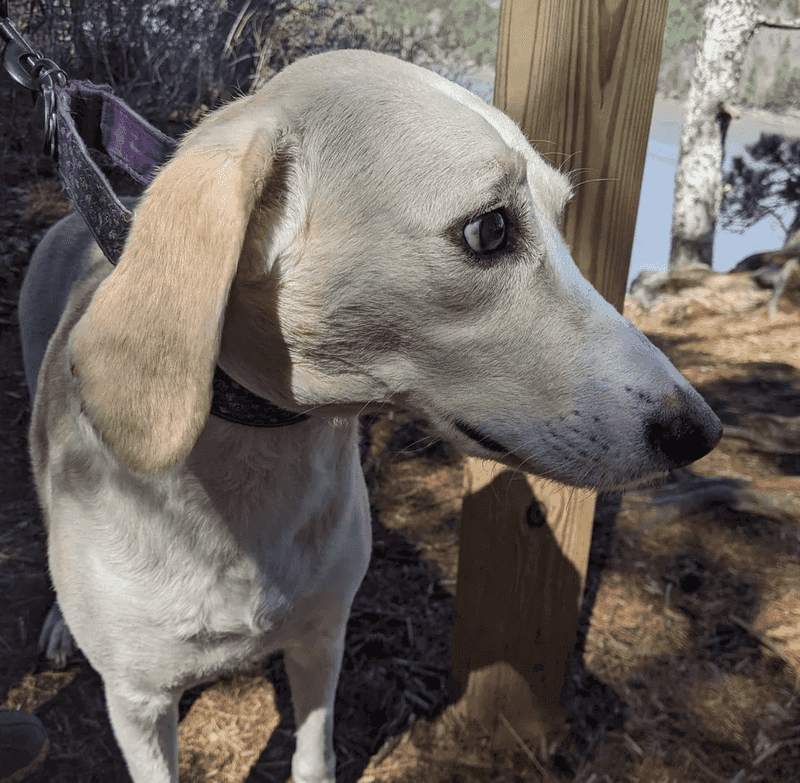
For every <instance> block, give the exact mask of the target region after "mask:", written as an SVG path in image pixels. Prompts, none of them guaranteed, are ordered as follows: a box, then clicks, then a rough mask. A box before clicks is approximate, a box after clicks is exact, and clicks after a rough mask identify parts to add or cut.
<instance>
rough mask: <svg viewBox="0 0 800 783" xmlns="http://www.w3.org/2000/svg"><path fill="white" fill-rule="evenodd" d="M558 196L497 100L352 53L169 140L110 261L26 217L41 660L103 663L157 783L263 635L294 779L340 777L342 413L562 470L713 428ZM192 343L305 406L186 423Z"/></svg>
mask: <svg viewBox="0 0 800 783" xmlns="http://www.w3.org/2000/svg"><path fill="white" fill-rule="evenodd" d="M569 197H570V185H569V182H568V180H567V178H566V177H565V176H564V175H562V174H561V173H559V172H557V171H556V170H554V169H553V168H552V167H551V166H549V165H548V164H547V163H545V162H544V161H543V160H542V158H541V157H540V156H539V155H538V154H537V153H536V152H535V151H534V150H533V149H532V148H531V146H530V145H529V143H528V142H527V141H526V139H525V137H524V136H523V135H522V133H521V132H520V131H519V129H518V128H517V127H516V125H514V123H513V122H512V121H511V120H509V119H508V118H507V117H506V116H505V115H503V114H502V113H501V112H499V111H497V110H496V109H494V108H493V107H491V106H488V105H486V104H484V103H483V102H482V101H480V100H479V99H477V98H475V97H474V96H473V95H471V94H469V93H468V92H466V91H464V90H462V89H461V88H459V87H457V86H455V85H453V84H451V83H450V82H447V81H446V80H444V79H442V78H440V77H439V76H436V75H435V74H433V73H430V72H428V71H425V70H422V69H420V68H417V67H415V66H412V65H409V64H407V63H403V62H400V61H399V60H395V59H392V58H390V57H387V56H383V55H377V54H371V53H367V52H355V51H345V52H335V53H329V54H324V55H319V56H315V57H310V58H308V59H305V60H302V61H300V62H298V63H296V64H294V65H292V66H291V67H289V68H287V69H286V70H285V71H283V72H282V73H281V74H279V75H278V76H276V77H275V78H274V79H273V80H272V81H271V82H269V83H268V84H267V85H266V87H264V88H263V89H262V90H261V91H260V92H259V93H258V94H256V95H252V96H248V97H245V98H242V99H240V100H237V101H235V102H233V103H231V104H230V105H228V106H226V107H225V108H223V109H220V110H219V111H217V112H214V113H213V114H211V115H210V116H208V117H206V118H205V119H204V120H203V121H202V122H201V123H200V125H199V126H198V127H197V128H196V129H195V130H193V131H192V132H191V133H189V134H188V135H187V136H186V138H185V139H184V140H183V142H182V144H181V145H180V148H179V149H178V151H177V153H176V155H175V156H174V158H173V159H172V161H171V162H169V163H168V164H167V165H166V166H164V167H163V169H162V170H161V171H160V173H159V175H158V176H157V178H156V179H155V181H154V182H153V184H152V185H151V186H150V188H149V189H148V190H147V192H146V194H145V196H144V198H143V200H142V202H141V203H140V204H139V206H138V208H137V211H136V216H135V220H134V223H133V228H132V231H131V234H130V236H129V238H128V242H127V245H126V247H125V251H124V254H123V256H122V259H121V261H120V263H119V266H118V267H117V268H116V269H113V270H112V268H111V266H110V265H109V264H108V263H107V262H105V261H104V260H103V259H102V258H101V257H100V256H99V253H98V252H97V250H96V248H95V249H94V250H92V243H91V240H90V238H89V235H88V232H87V231H86V229H85V228H83V227H82V225H81V223H80V220H79V219H78V218H77V217H69V218H67V219H65V220H63V221H62V222H61V223H59V224H58V225H57V226H56V227H54V228H53V229H52V230H51V232H50V233H49V234H48V235H47V237H46V238H45V240H44V241H43V243H42V245H41V246H40V247H39V249H38V250H37V252H36V254H35V255H34V258H33V260H32V262H31V269H30V271H29V273H28V276H27V279H26V282H25V288H24V290H23V296H22V302H21V307H20V312H21V324H22V332H23V342H24V353H25V363H26V372H27V376H28V381H29V384H30V388H31V391H32V392H33V391H34V390H35V389H36V388H37V386H38V393H37V394H36V401H35V406H34V413H33V422H32V425H31V432H30V435H31V438H30V440H31V456H32V461H33V468H34V472H35V476H36V486H37V490H38V493H39V497H40V500H41V504H42V508H43V511H44V517H45V520H46V524H47V527H48V536H49V559H50V569H51V573H52V578H53V582H54V584H55V587H56V591H57V596H58V605H57V606H56V607H54V610H53V612H52V613H51V615H50V623H49V625H48V627H47V629H46V631H45V636H46V637H47V639H46V641H48V642H49V652H50V654H51V655H56V654H58V653H59V652H63V651H64V649H65V646H66V645H67V644H68V642H69V635H68V633H67V632H66V627H65V625H64V621H66V625H67V626H68V627H69V629H70V630H71V632H72V634H73V635H74V638H75V640H76V641H77V643H78V644H79V645H80V647H81V649H82V650H83V651H84V653H85V654H86V656H87V658H88V659H89V660H90V661H91V663H92V665H93V666H94V667H95V668H96V669H97V670H98V671H99V672H100V674H101V675H102V677H103V681H104V683H105V689H106V694H107V699H108V707H109V711H110V715H111V720H112V723H113V726H114V731H115V733H116V736H117V738H118V740H119V743H120V745H121V746H122V749H123V752H124V754H125V758H126V761H127V763H128V766H129V769H130V772H131V775H132V776H133V779H134V780H135V781H137V783H164V782H166V781H175V780H177V772H176V768H177V752H176V720H177V704H178V698H179V696H180V695H181V693H182V691H183V690H184V689H186V688H187V687H189V686H191V685H194V684H195V683H198V682H201V681H203V680H209V679H211V678H214V677H217V676H218V675H220V674H222V673H223V672H227V671H229V670H231V669H232V668H234V667H245V666H250V665H252V664H254V663H256V662H257V661H260V660H262V659H263V658H265V656H267V655H268V654H269V653H271V652H272V651H274V650H277V649H282V650H284V651H285V660H286V669H287V672H288V675H289V679H290V684H291V689H292V696H293V700H294V709H295V716H296V720H297V726H298V736H297V750H296V753H295V755H294V758H293V761H292V771H293V777H294V780H295V782H296V783H312V781H313V783H319V782H320V781H331V780H333V778H334V763H335V760H334V754H333V747H332V741H331V736H332V715H333V701H334V693H335V688H336V683H337V678H338V673H339V667H340V663H341V658H342V649H343V637H344V628H345V623H346V620H347V617H348V612H349V609H350V605H351V602H352V600H353V595H354V593H355V592H356V589H357V588H358V586H359V583H360V582H361V579H362V577H363V575H364V572H365V570H366V568H367V562H368V560H369V554H370V524H369V508H368V503H367V496H366V490H365V486H364V480H363V478H362V475H361V471H360V467H359V461H358V448H357V427H356V416H357V414H358V413H359V412H361V411H362V410H364V409H366V408H369V407H371V406H380V405H386V404H389V405H402V406H408V407H411V408H413V409H415V410H417V411H419V412H421V413H422V414H424V415H425V416H427V418H428V419H429V420H430V422H431V423H432V425H433V426H434V427H435V428H436V429H437V430H438V432H439V433H441V435H443V436H444V437H446V438H448V439H450V440H451V441H452V442H453V443H454V444H456V445H457V446H459V447H460V448H461V449H462V450H463V451H465V452H466V453H469V454H473V455H476V456H479V457H487V458H492V459H496V460H499V461H500V462H503V463H505V464H507V465H510V466H513V467H515V468H523V469H527V470H530V471H532V472H535V473H539V474H541V475H545V476H551V477H553V478H556V479H559V480H561V481H565V482H568V483H571V484H574V485H581V486H597V487H610V486H613V485H619V484H621V483H623V482H628V481H631V480H643V479H648V478H652V477H655V476H658V475H660V474H662V473H664V472H665V471H668V470H670V469H672V468H675V467H676V466H680V465H685V464H688V463H689V462H691V461H693V460H695V459H697V458H699V457H701V456H703V455H704V454H705V453H706V452H708V451H709V450H710V449H711V448H712V447H713V446H714V444H715V443H716V442H717V440H718V439H719V437H720V424H719V421H718V420H717V418H716V417H715V416H714V414H713V413H712V412H711V411H710V409H709V408H708V407H707V405H706V404H705V403H704V402H703V400H702V399H701V398H700V396H699V395H698V394H697V393H696V392H695V391H694V390H693V389H692V388H691V387H690V386H689V384H688V383H687V382H686V381H685V380H684V378H683V377H682V376H681V375H680V374H679V373H678V372H677V371H676V370H675V369H674V368H673V367H672V365H671V364H670V363H669V361H668V360H667V359H666V357H664V355H663V354H662V353H661V352H660V351H658V350H657V349H656V348H655V347H653V345H652V344H651V343H650V342H649V341H648V340H647V339H646V338H645V337H644V336H643V335H642V334H641V333H640V332H638V331H637V330H636V329H635V328H634V327H633V326H632V325H631V324H630V323H628V322H627V321H625V320H624V319H623V318H622V317H621V316H620V315H618V314H617V312H616V311H615V310H614V309H613V308H612V307H611V306H610V305H608V304H607V303H606V302H605V301H604V300H603V299H602V298H601V297H600V296H599V295H598V294H597V293H596V292H595V291H594V289H593V288H592V287H591V286H590V285H589V284H588V283H587V282H585V281H584V279H583V277H582V276H581V275H580V273H579V272H578V270H577V268H576V267H575V265H574V263H573V261H572V260H571V258H570V255H569V252H568V250H567V248H566V247H565V245H564V242H563V241H562V239H561V237H560V235H559V232H558V225H559V219H560V215H561V212H562V210H563V209H564V205H565V204H566V202H567V201H568V199H569ZM87 274H88V276H86V275H87ZM83 277H85V279H83V280H82V282H78V283H77V285H75V283H76V281H79V280H80V279H81V278H83ZM70 291H71V292H72V293H71V294H70ZM68 296H69V301H68V302H67V298H68ZM62 311H63V316H62ZM59 317H60V322H59V321H58V319H59ZM56 324H57V328H56ZM53 332H54V333H53ZM51 334H52V339H50V337H51ZM48 340H49V345H48V346H47V352H46V354H45V345H46V344H47V341H48ZM42 357H44V358H42ZM215 362H217V363H219V365H220V366H221V367H222V368H223V369H224V370H225V371H226V372H228V373H229V374H230V375H231V376H233V377H234V378H235V379H236V380H238V381H239V382H240V383H242V384H244V385H245V386H247V387H248V388H250V389H251V390H252V391H254V392H256V393H257V394H259V395H261V396H263V397H265V398H266V399H268V400H270V401H272V402H274V403H276V404H278V405H280V406H282V407H284V408H286V409H288V410H292V411H305V412H308V413H310V417H309V418H308V420H306V421H304V422H303V423H300V424H295V425H293V426H289V427H285V428H279V429H255V428H249V427H245V426H241V425H237V424H231V423H228V422H226V421H222V420H220V419H218V418H216V417H213V416H211V417H209V415H208V412H209V400H210V380H211V375H212V371H213V368H214V365H215ZM40 364H41V370H40V368H39V365H40ZM37 378H38V383H37ZM58 606H60V608H61V610H62V611H63V619H62V617H61V615H60V614H59V611H58Z"/></svg>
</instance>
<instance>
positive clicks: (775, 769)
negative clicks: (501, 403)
mask: <svg viewBox="0 0 800 783" xmlns="http://www.w3.org/2000/svg"><path fill="white" fill-rule="evenodd" d="M29 181H31V180H29ZM32 192H33V191H32V190H31V186H30V185H28V184H25V185H20V186H18V187H15V188H12V187H8V188H6V187H4V188H3V192H2V194H0V195H2V196H3V198H2V199H0V223H2V227H3V229H4V230H5V234H4V236H5V239H4V242H3V245H2V253H0V285H1V286H2V288H1V289H0V356H1V357H2V361H0V388H1V389H2V405H0V476H2V481H0V594H1V595H2V598H3V600H2V602H0V661H2V664H0V702H4V704H3V705H2V706H4V707H6V708H9V707H11V708H18V709H24V710H29V711H34V712H36V714H37V715H38V716H39V717H40V718H41V719H42V721H43V723H44V725H45V727H46V728H47V730H48V732H49V736H50V743H51V745H50V752H49V755H48V758H47V760H46V761H45V762H44V764H43V766H42V767H41V768H40V769H39V771H38V772H36V773H35V774H34V775H33V776H32V777H31V778H30V781H31V782H32V783H44V781H49V782H50V783H71V782H77V781H80V782H81V783H89V782H90V781H98V782H99V781H106V782H107V781H125V780H128V776H127V773H126V771H125V767H124V763H123V761H122V758H121V756H120V753H119V751H118V749H117V746H116V743H115V741H114V738H113V734H112V733H111V730H110V726H109V723H108V719H107V716H106V713H105V708H104V704H103V695H102V689H101V683H100V680H99V677H98V676H97V675H96V674H95V673H94V671H93V670H92V669H91V667H90V666H89V665H88V663H87V662H86V661H85V659H84V658H83V657H82V656H81V655H77V656H76V657H75V658H74V659H73V660H71V661H69V662H68V665H67V667H66V669H64V670H63V671H52V670H50V669H49V668H48V667H47V666H46V665H45V664H44V663H43V662H42V661H40V660H39V659H38V657H37V650H36V638H37V635H38V633H39V629H40V626H41V623H42V620H43V618H44V615H45V613H46V611H47V609H48V607H49V605H50V603H51V602H52V600H53V594H52V592H51V589H50V585H49V581H48V576H47V566H46V549H45V536H44V532H43V528H42V525H41V520H40V516H39V512H38V509H37V505H36V501H35V497H34V493H33V489H32V486H31V480H30V474H29V470H28V464H27V456H26V445H25V441H26V427H27V425H28V422H29V415H30V414H29V402H28V395H27V390H26V387H25V383H24V377H23V373H22V362H21V356H20V346H19V339H18V331H17V321H16V301H17V296H18V293H19V286H20V284H21V282H22V276H23V274H24V269H25V264H26V263H27V258H28V256H29V255H30V252H31V251H32V249H33V246H34V244H35V241H36V240H37V239H38V238H39V237H40V236H41V233H42V232H43V230H44V228H45V226H46V225H47V224H48V223H50V222H52V221H53V220H54V219H55V217H56V216H57V214H56V213H57V211H58V209H57V204H58V201H57V200H53V199H52V198H50V197H47V198H42V197H41V196H39V197H36V196H35V193H34V202H35V201H36V198H38V199H39V201H38V203H39V204H40V207H41V209H40V211H38V212H37V211H35V210H34V209H33V208H32V207H31V208H28V209H27V211H26V198H27V199H28V200H29V201H30V199H31V197H32V196H31V194H32ZM29 206H30V205H29ZM768 298H769V294H768V293H765V292H762V291H759V290H758V289H756V288H755V287H754V286H753V284H752V283H751V282H750V279H749V277H746V276H739V275H737V276H732V275H711V276H710V277H709V278H707V279H706V280H705V281H704V282H703V284H702V285H700V286H693V287H685V288H683V289H682V290H680V291H678V292H677V293H675V294H674V295H671V296H668V297H667V298H666V299H665V300H664V301H662V302H661V303H660V304H658V305H656V306H655V307H654V308H653V309H652V310H651V311H649V312H645V311H643V310H642V309H641V308H640V307H639V306H637V305H636V304H635V303H633V302H630V301H629V302H628V305H627V307H626V315H628V317H629V318H631V319H632V320H633V321H634V322H635V323H636V324H637V325H638V326H639V327H640V328H641V329H643V331H645V332H646V334H648V336H649V337H650V338H651V339H652V340H653V341H654V342H655V343H657V344H658V345H659V346H660V347H661V348H662V349H663V350H664V351H665V352H666V353H667V354H668V355H669V356H670V357H671V358H672V360H673V361H674V362H675V364H676V365H677V366H678V367H679V369H681V371H682V372H683V373H684V374H685V375H686V376H687V377H688V378H689V380H690V381H691V382H692V383H694V385H695V386H696V387H697V388H698V389H699V390H700V392H701V393H702V394H703V395H704V396H705V398H706V399H707V400H708V401H709V403H710V404H711V406H712V407H713V408H714V410H715V411H716V412H717V414H718V415H719V416H720V417H721V418H722V420H723V422H724V424H725V427H726V434H725V437H724V438H723V440H722V442H721V444H720V446H719V447H718V448H717V449H716V450H715V451H714V452H713V453H712V454H710V455H709V456H708V457H706V458H705V459H703V460H701V461H700V462H699V463H697V464H695V465H693V466H691V467H690V468H689V469H686V470H682V471H678V472H677V473H676V474H675V475H674V476H672V477H671V479H670V480H669V481H668V482H667V483H666V484H665V485H663V486H661V487H657V488H654V489H651V490H648V491H642V492H635V493H630V494H628V495H626V496H624V497H620V496H619V495H613V494H612V495H605V496H602V497H601V498H600V499H599V502H598V507H597V513H596V520H595V535H594V540H593V546H592V554H591V563H590V570H589V574H588V578H587V593H586V599H585V600H584V603H583V609H582V615H581V622H580V627H579V634H578V643H577V647H576V656H575V661H574V664H573V667H572V669H571V671H570V675H569V682H568V688H567V697H566V704H567V712H568V719H569V723H568V726H567V728H566V729H565V730H564V731H562V732H560V733H559V734H558V735H557V736H555V737H554V738H553V740H552V741H551V742H544V743H542V746H541V747H536V748H528V747H524V746H522V745H520V747H517V748H514V749H511V750H503V751H493V750H492V748H490V747H488V745H487V743H486V741H485V739H482V738H481V737H479V736H478V737H476V736H474V735H468V734H466V733H465V728H464V727H463V726H461V725H460V724H458V723H457V722H455V721H454V720H453V719H452V718H451V717H450V716H449V713H448V712H447V711H446V709H445V708H446V705H447V693H446V680H447V671H448V661H449V650H450V636H451V633H452V624H453V616H454V612H453V600H452V596H453V594H454V590H455V587H456V567H457V562H458V542H459V513H460V503H461V499H460V498H461V487H462V473H463V464H462V460H461V458H460V457H459V455H458V454H457V453H455V452H454V451H453V450H452V449H451V448H450V447H448V446H446V445H444V444H442V443H439V442H437V441H435V440H433V439H432V438H430V437H428V436H427V434H426V430H425V424H424V422H421V421H418V420H417V419H415V418H414V417H413V416H411V415H409V414H405V413H396V414H389V413H384V414H381V415H379V416H376V417H374V418H372V419H370V420H368V421H365V422H364V435H365V455H364V469H365V473H366V476H367V480H368V484H369V486H370V489H371V500H372V507H373V511H374V533H375V545H374V548H373V559H372V563H371V566H370V571H369V574H368V576H367V578H366V580H365V582H364V585H363V587H362V589H361V591H360V592H359V595H358V597H357V600H356V604H355V607H354V611H353V616H352V618H351V621H350V625H349V632H348V640H347V652H346V655H345V665H344V672H343V676H342V682H341V683H340V687H339V691H338V701H337V726H336V748H337V754H338V758H339V769H338V778H337V779H339V780H341V781H347V782H348V783H355V781H362V783H370V782H373V781H374V782H376V783H377V782H378V781H387V783H388V782H389V781H391V782H392V783H394V782H395V781H398V782H399V781H408V783H411V782H412V781H413V782H415V783H416V782H417V781H419V783H423V781H424V783H439V782H441V783H445V782H446V783H451V782H452V781H457V782H458V783H483V782H484V781H500V782H501V783H505V782H508V783H511V781H577V783H600V782H601V781H605V782H607V783H616V782H617V781H620V782H621V781H626V782H627V781H630V783H673V782H674V783H718V782H719V781H726V782H728V783H748V782H750V783H755V782H756V781H768V782H769V783H784V782H786V781H797V780H798V779H800V309H798V308H797V307H795V306H793V305H792V304H791V303H788V302H786V303H784V304H783V305H782V307H781V309H780V311H779V312H778V314H777V316H776V317H775V318H774V320H770V319H769V316H768V314H767V312H766V309H765V303H766V301H767V300H768ZM181 717H182V722H181V729H180V737H181V780H182V781H201V780H203V781H207V780H212V781H220V782H224V783H234V781H237V782H238V781H249V782H250V783H254V782H255V781H270V782H279V783H282V782H283V781H284V780H285V779H286V778H287V777H288V775H289V766H288V764H289V759H290V756H291V752H292V745H293V739H292V731H293V724H292V718H291V710H290V708H289V701H288V691H287V685H286V682H285V678H284V674H283V669H282V664H281V661H280V658H279V657H275V658H272V659H271V660H270V661H269V662H268V663H267V664H266V665H265V666H264V667H263V668H262V669H260V670H258V671H254V672H243V673H239V674H238V675H236V676H235V677H231V678H228V679H225V680H222V681H220V682H218V683H214V684H212V685H210V686H208V687H205V688H198V689H194V690H193V691H192V692H190V693H188V694H187V695H186V696H185V698H184V700H183V702H182V704H181Z"/></svg>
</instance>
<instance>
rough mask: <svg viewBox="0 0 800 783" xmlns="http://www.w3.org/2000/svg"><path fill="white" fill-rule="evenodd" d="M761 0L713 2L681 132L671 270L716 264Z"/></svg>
mask: <svg viewBox="0 0 800 783" xmlns="http://www.w3.org/2000/svg"><path fill="white" fill-rule="evenodd" d="M757 5H758V2H757V0H709V3H708V5H707V6H706V10H705V14H704V32H703V38H702V40H701V43H700V46H699V49H698V52H697V61H696V62H695V66H694V72H693V73H692V84H691V88H690V90H689V99H688V112H687V117H686V122H685V124H684V126H683V134H682V136H681V150H680V156H679V158H678V170H677V172H676V174H675V202H674V211H673V214H672V241H671V247H670V258H669V266H670V269H672V268H675V267H679V266H690V265H693V264H706V265H708V266H711V265H712V260H713V247H714V230H715V228H716V223H717V216H718V215H719V208H720V202H721V200H722V159H723V156H724V152H725V136H726V133H727V130H728V125H729V124H730V121H731V115H730V112H729V110H728V107H729V105H730V102H731V101H732V99H734V97H735V96H736V93H737V89H738V86H739V77H740V76H741V72H742V63H743V62H744V57H745V54H746V53H747V45H748V43H749V42H750V39H751V38H752V36H753V33H754V32H755V30H756V27H757V25H758V21H759V20H758V19H757V17H756V7H757Z"/></svg>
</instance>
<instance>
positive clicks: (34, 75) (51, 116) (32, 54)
mask: <svg viewBox="0 0 800 783" xmlns="http://www.w3.org/2000/svg"><path fill="white" fill-rule="evenodd" d="M0 36H2V38H3V39H4V40H5V41H6V47H5V49H4V50H3V66H4V67H5V69H6V71H8V74H9V76H11V78H12V79H14V81H16V82H18V83H19V84H21V85H22V86H23V87H25V88H26V89H28V90H30V91H31V92H33V93H38V97H37V100H36V109H35V117H36V119H37V120H38V121H39V122H40V123H41V124H40V125H39V126H38V127H40V128H42V131H43V137H44V138H43V143H42V149H43V150H44V152H46V153H47V154H48V155H50V156H53V155H54V154H55V151H56V96H55V87H56V84H58V85H59V86H61V87H64V86H66V84H67V75H66V73H64V71H62V70H61V68H59V67H58V65H56V64H55V63H54V62H53V61H52V60H48V59H47V58H46V57H44V56H42V54H41V53H40V52H37V51H34V50H33V49H32V48H31V47H30V46H29V45H28V43H27V41H25V39H24V38H23V37H22V35H21V34H20V32H19V30H17V28H16V27H14V25H13V24H12V23H11V21H10V20H9V18H8V2H7V0H0Z"/></svg>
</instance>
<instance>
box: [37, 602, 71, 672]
mask: <svg viewBox="0 0 800 783" xmlns="http://www.w3.org/2000/svg"><path fill="white" fill-rule="evenodd" d="M75 649H76V645H75V640H74V639H73V638H72V634H71V633H70V632H69V628H67V623H66V621H65V620H64V615H62V614H61V609H60V608H59V606H58V602H57V601H56V602H55V603H54V604H53V605H52V606H51V607H50V611H49V612H48V613H47V617H45V618H44V625H43V626H42V632H41V633H40V634H39V653H40V654H44V657H45V658H46V659H47V661H48V662H49V663H50V665H51V666H52V667H53V668H54V669H63V668H64V667H65V666H66V665H67V658H68V657H69V656H70V655H72V654H73V653H74V652H75Z"/></svg>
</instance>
